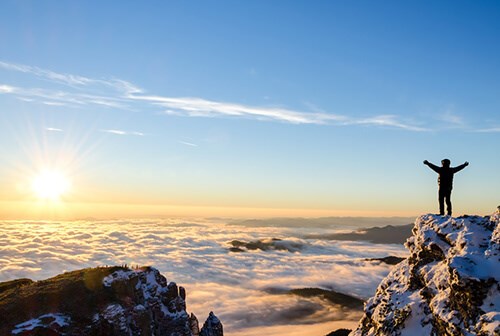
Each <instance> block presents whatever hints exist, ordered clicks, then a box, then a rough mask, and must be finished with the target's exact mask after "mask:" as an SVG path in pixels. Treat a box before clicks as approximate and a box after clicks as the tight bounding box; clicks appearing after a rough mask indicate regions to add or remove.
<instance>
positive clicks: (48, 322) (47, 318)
mask: <svg viewBox="0 0 500 336" xmlns="http://www.w3.org/2000/svg"><path fill="white" fill-rule="evenodd" d="M70 322H71V318H70V317H69V316H66V315H63V314H44V315H40V316H39V317H37V318H34V319H31V320H28V321H26V322H23V323H20V324H17V325H16V326H15V327H14V329H13V330H12V334H19V333H22V332H25V331H29V330H33V329H35V328H37V327H44V328H49V329H51V328H61V327H64V326H67V325H69V323H70Z"/></svg>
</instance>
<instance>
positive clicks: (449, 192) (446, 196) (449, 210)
mask: <svg viewBox="0 0 500 336" xmlns="http://www.w3.org/2000/svg"><path fill="white" fill-rule="evenodd" d="M444 197H445V199H446V208H447V209H448V216H451V190H448V191H447V193H446V195H445V196H444Z"/></svg>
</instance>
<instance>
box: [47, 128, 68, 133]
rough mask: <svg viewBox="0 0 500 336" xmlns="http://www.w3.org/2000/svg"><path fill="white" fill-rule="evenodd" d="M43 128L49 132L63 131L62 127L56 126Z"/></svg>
mask: <svg viewBox="0 0 500 336" xmlns="http://www.w3.org/2000/svg"><path fill="white" fill-rule="evenodd" d="M45 130H46V131H49V132H64V131H63V130H62V129H60V128H56V127H46V128H45Z"/></svg>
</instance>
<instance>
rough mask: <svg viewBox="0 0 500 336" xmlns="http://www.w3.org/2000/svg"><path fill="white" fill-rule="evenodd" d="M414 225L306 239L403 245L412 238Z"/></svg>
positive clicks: (377, 228) (312, 236)
mask: <svg viewBox="0 0 500 336" xmlns="http://www.w3.org/2000/svg"><path fill="white" fill-rule="evenodd" d="M412 228H413V224H407V225H397V226H393V225H386V226H384V227H372V228H367V229H360V230H357V231H354V232H349V233H332V234H326V235H325V234H321V235H317V234H310V235H306V236H305V237H304V238H306V239H326V240H355V241H358V240H363V241H368V242H371V243H375V244H403V243H404V242H405V241H406V239H408V238H410V237H411V234H412Z"/></svg>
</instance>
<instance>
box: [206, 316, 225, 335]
mask: <svg viewBox="0 0 500 336" xmlns="http://www.w3.org/2000/svg"><path fill="white" fill-rule="evenodd" d="M223 335H224V333H223V331H222V323H221V322H220V320H219V319H218V318H217V316H215V314H214V313H213V312H210V314H209V315H208V318H207V320H206V321H205V323H204V324H203V328H201V331H200V336H223Z"/></svg>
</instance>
